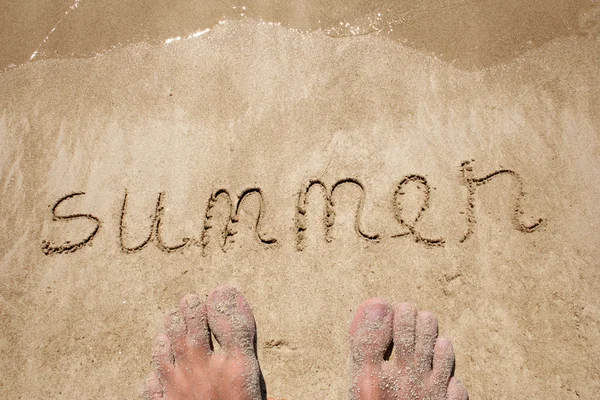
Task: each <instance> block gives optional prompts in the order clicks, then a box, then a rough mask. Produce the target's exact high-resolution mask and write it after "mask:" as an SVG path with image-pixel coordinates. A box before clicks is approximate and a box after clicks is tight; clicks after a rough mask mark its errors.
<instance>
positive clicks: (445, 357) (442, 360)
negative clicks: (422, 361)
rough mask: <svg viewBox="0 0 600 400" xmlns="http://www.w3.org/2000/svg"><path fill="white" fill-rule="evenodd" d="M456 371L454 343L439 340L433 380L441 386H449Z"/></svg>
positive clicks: (434, 361) (442, 339) (434, 360)
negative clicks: (453, 372)
mask: <svg viewBox="0 0 600 400" xmlns="http://www.w3.org/2000/svg"><path fill="white" fill-rule="evenodd" d="M453 370H454V349H453V348H452V342H450V340H448V339H445V338H438V339H437V341H436V342H435V350H434V353H433V374H432V379H433V380H434V381H435V382H436V383H437V384H439V385H447V384H448V381H449V380H450V377H451V376H452V371H453Z"/></svg>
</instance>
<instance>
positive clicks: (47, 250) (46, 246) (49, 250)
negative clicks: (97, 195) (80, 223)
mask: <svg viewBox="0 0 600 400" xmlns="http://www.w3.org/2000/svg"><path fill="white" fill-rule="evenodd" d="M84 194H85V193H84V192H77V193H71V194H68V195H66V196H64V197H62V198H60V199H59V200H58V201H57V202H56V203H54V205H53V206H52V221H67V220H75V219H81V218H83V219H88V220H90V221H92V222H93V223H94V225H95V228H94V229H93V230H92V231H91V232H90V233H89V234H88V235H87V236H86V237H85V239H83V240H81V241H80V242H77V243H71V242H70V241H66V242H64V243H62V244H55V243H51V242H49V241H47V240H43V241H42V251H43V252H44V254H46V255H50V254H57V253H58V254H63V253H73V252H75V251H77V250H79V249H81V248H82V247H83V246H86V245H90V244H91V243H92V240H93V239H94V237H95V236H96V234H97V233H98V231H99V230H100V226H101V225H102V222H100V219H98V218H97V217H94V216H93V215H91V214H71V215H58V214H57V213H56V209H57V208H58V207H59V206H60V205H61V204H62V203H63V202H65V201H67V200H70V199H72V198H74V197H77V196H82V195H84Z"/></svg>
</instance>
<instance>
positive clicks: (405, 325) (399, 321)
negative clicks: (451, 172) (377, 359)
mask: <svg viewBox="0 0 600 400" xmlns="http://www.w3.org/2000/svg"><path fill="white" fill-rule="evenodd" d="M416 318H417V309H416V308H415V306H413V305H412V304H408V303H402V304H400V305H399V306H397V307H396V308H395V310H394V352H395V359H396V363H397V364H399V365H400V366H404V365H406V364H407V363H408V362H409V360H412V359H413V357H414V354H415V324H416Z"/></svg>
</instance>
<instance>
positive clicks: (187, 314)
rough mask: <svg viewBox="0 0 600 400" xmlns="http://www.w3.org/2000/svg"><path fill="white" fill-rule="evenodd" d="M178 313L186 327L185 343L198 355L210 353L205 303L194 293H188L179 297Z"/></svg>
mask: <svg viewBox="0 0 600 400" xmlns="http://www.w3.org/2000/svg"><path fill="white" fill-rule="evenodd" d="M179 314H180V315H182V316H183V319H184V322H185V325H186V327H187V340H186V345H187V347H188V349H190V350H191V351H193V352H195V353H196V354H200V355H207V354H209V353H210V331H209V330H208V319H207V316H206V305H205V304H204V303H203V302H202V300H200V298H199V297H198V296H196V295H193V294H189V295H187V296H185V297H184V298H183V299H181V303H180V304H179Z"/></svg>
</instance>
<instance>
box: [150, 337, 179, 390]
mask: <svg viewBox="0 0 600 400" xmlns="http://www.w3.org/2000/svg"><path fill="white" fill-rule="evenodd" d="M152 361H153V362H154V367H155V368H156V375H157V376H158V377H159V378H160V379H161V381H163V382H164V381H165V380H167V379H168V378H169V376H170V374H171V373H172V372H173V368H174V361H175V357H174V355H173V351H172V350H171V342H170V341H169V338H168V337H167V335H165V334H160V335H158V336H157V337H156V340H155V341H154V347H153V348H152Z"/></svg>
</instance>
